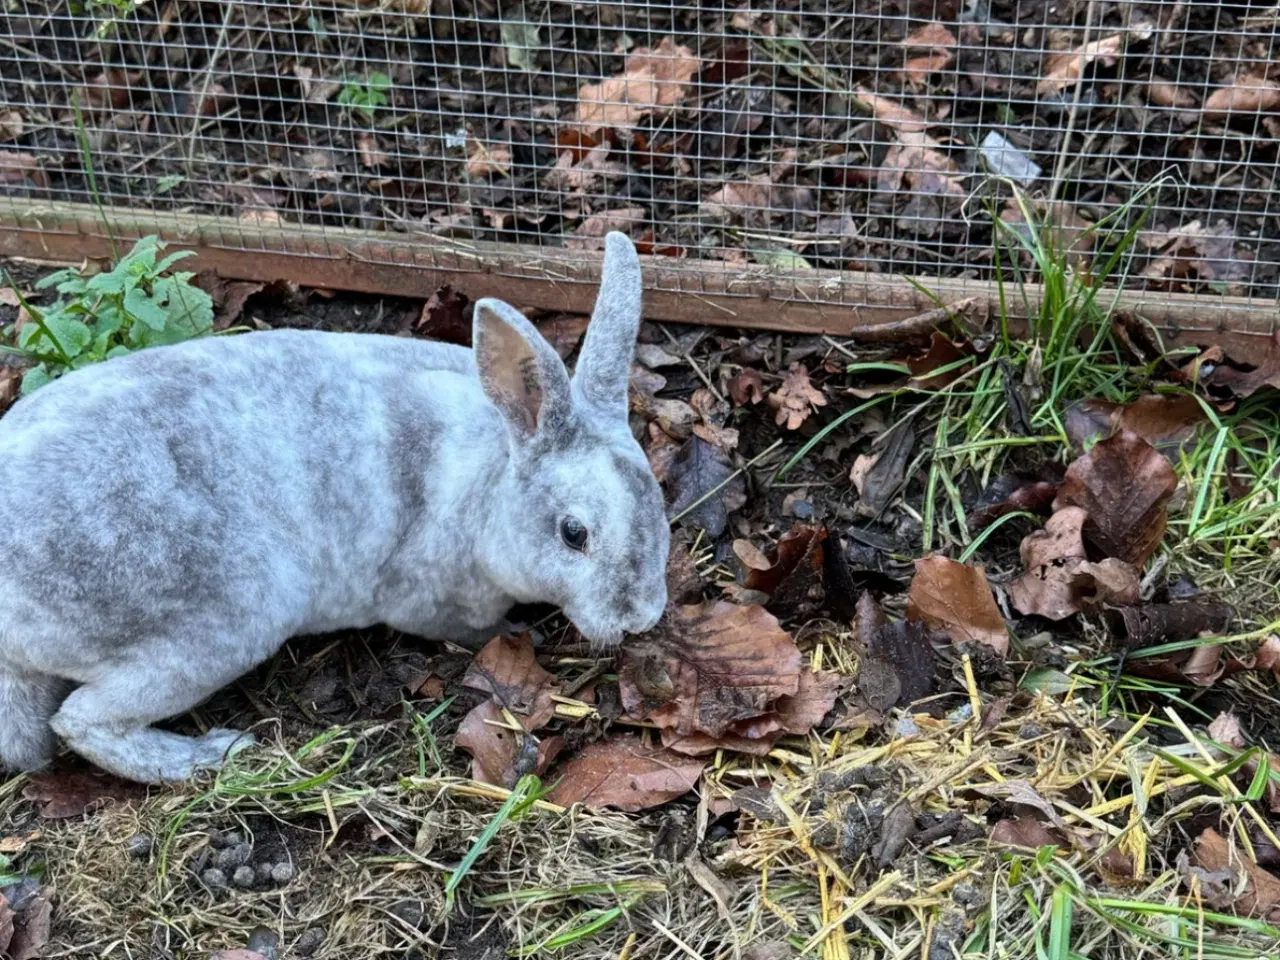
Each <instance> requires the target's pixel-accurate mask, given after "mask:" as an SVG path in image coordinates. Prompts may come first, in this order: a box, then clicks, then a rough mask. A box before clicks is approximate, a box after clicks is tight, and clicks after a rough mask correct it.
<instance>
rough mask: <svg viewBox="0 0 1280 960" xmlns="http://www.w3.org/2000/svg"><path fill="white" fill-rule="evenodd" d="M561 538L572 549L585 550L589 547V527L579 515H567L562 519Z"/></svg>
mask: <svg viewBox="0 0 1280 960" xmlns="http://www.w3.org/2000/svg"><path fill="white" fill-rule="evenodd" d="M560 538H561V539H562V540H564V545H565V546H566V547H568V548H570V549H571V550H585V549H586V547H587V528H586V527H584V526H583V525H582V521H581V520H579V519H578V518H577V517H565V518H564V519H563V520H561V521H560Z"/></svg>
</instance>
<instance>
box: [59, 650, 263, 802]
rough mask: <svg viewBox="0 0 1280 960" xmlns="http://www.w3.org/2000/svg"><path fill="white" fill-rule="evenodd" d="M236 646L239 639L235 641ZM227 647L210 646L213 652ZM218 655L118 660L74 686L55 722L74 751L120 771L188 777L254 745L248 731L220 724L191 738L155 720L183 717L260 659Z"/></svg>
mask: <svg viewBox="0 0 1280 960" xmlns="http://www.w3.org/2000/svg"><path fill="white" fill-rule="evenodd" d="M228 646H231V647H232V648H236V647H239V648H240V649H243V647H241V646H240V645H238V644H230V645H228ZM219 647H221V649H222V650H224V651H225V650H226V646H223V645H217V644H215V645H212V646H211V647H209V648H205V651H206V653H207V652H215V653H216V651H217V650H218V649H219ZM215 660H216V656H215V657H204V658H199V657H193V658H192V661H193V662H190V663H187V664H185V665H180V664H178V663H175V662H173V661H172V660H168V659H167V658H165V657H163V656H152V657H146V656H139V657H137V658H136V659H130V660H127V661H121V662H118V663H116V664H113V667H112V670H111V672H110V673H108V674H106V675H104V676H102V677H99V678H97V679H95V680H93V681H92V682H91V683H87V684H85V685H84V686H82V687H79V688H78V689H76V690H75V691H74V692H72V694H71V695H70V696H69V697H67V699H66V700H65V701H64V702H63V704H62V708H61V709H60V710H58V712H57V713H56V714H54V717H53V719H52V721H51V725H52V727H53V729H54V731H55V732H56V733H57V734H58V735H59V736H61V737H62V738H63V739H64V740H66V742H67V746H69V747H70V748H71V749H72V750H74V751H75V752H76V753H78V754H80V755H81V756H83V757H85V758H86V759H88V760H91V761H92V762H93V763H95V764H96V765H97V766H99V767H101V768H102V769H103V770H106V771H108V772H110V773H114V774H116V775H117V776H120V777H125V778H126V779H129V780H136V781H139V782H142V783H163V782H172V781H176V780H184V779H186V778H187V777H190V776H191V775H192V774H193V773H195V772H196V771H197V770H198V769H201V768H204V769H216V768H217V767H220V766H221V765H222V762H223V761H224V760H225V759H226V757H227V756H228V755H229V753H230V752H231V751H232V750H233V748H235V749H239V748H242V747H246V746H249V745H251V744H252V743H253V737H252V735H250V734H246V733H241V732H239V731H237V730H224V729H221V728H215V729H212V730H210V731H209V732H208V733H206V734H204V735H203V736H198V737H187V736H182V735H180V734H176V733H169V732H168V731H165V730H156V729H154V728H153V727H151V726H150V724H152V723H155V722H156V721H158V720H164V719H166V718H169V717H174V716H178V715H179V714H182V713H185V712H186V711H188V710H190V709H191V708H192V707H194V706H196V705H197V704H199V703H200V702H201V701H203V700H204V699H205V698H207V697H208V696H209V695H210V694H212V693H214V692H215V691H216V690H218V689H219V688H221V687H223V686H225V685H226V684H228V683H230V682H231V681H233V680H235V679H236V678H237V677H239V676H240V675H241V674H243V673H244V672H245V671H246V670H248V669H249V668H250V667H252V666H253V665H254V664H252V663H249V664H234V665H232V664H229V663H227V662H225V661H224V662H223V663H221V664H217V665H216V666H215Z"/></svg>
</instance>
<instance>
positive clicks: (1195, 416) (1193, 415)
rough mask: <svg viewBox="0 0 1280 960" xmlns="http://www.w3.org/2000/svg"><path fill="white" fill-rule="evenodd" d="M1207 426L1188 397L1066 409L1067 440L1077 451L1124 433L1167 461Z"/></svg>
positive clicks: (1149, 397) (1153, 396) (1150, 396)
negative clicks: (1150, 448)
mask: <svg viewBox="0 0 1280 960" xmlns="http://www.w3.org/2000/svg"><path fill="white" fill-rule="evenodd" d="M1207 422H1208V418H1207V417H1206V416H1205V412H1204V408H1203V407H1202V406H1200V401H1199V400H1197V399H1196V398H1195V397H1193V396H1191V395H1190V394H1185V393H1184V394H1178V395H1176V396H1175V395H1169V394H1162V393H1148V394H1144V395H1143V396H1141V397H1139V398H1138V399H1137V400H1135V401H1133V403H1128V404H1123V403H1112V402H1111V401H1109V400H1084V401H1082V402H1080V403H1077V404H1073V405H1072V406H1071V407H1069V408H1068V409H1067V413H1066V417H1065V418H1064V423H1065V426H1066V429H1067V438H1068V439H1069V440H1070V441H1071V444H1072V446H1074V447H1075V448H1076V449H1077V450H1083V449H1084V447H1085V444H1086V443H1087V442H1088V441H1090V440H1092V439H1093V438H1094V437H1100V436H1108V435H1110V434H1111V433H1113V432H1115V431H1116V430H1127V431H1129V432H1130V433H1132V434H1135V435H1136V436H1139V437H1141V438H1142V439H1143V440H1145V441H1147V443H1149V444H1151V445H1152V446H1153V447H1155V448H1156V449H1157V450H1159V451H1160V452H1161V453H1163V454H1164V455H1165V456H1166V457H1168V458H1169V459H1171V460H1172V459H1176V458H1177V455H1178V450H1179V449H1180V448H1181V447H1183V446H1184V445H1186V444H1187V443H1188V442H1189V441H1190V440H1191V439H1192V438H1194V437H1195V435H1196V432H1197V431H1198V430H1199V429H1200V428H1201V427H1202V426H1203V425H1204V424H1205V423H1207Z"/></svg>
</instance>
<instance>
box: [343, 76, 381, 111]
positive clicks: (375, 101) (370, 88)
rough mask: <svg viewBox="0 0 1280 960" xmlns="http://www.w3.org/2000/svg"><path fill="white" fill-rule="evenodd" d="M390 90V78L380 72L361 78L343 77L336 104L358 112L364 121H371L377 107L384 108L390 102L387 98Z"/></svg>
mask: <svg viewBox="0 0 1280 960" xmlns="http://www.w3.org/2000/svg"><path fill="white" fill-rule="evenodd" d="M390 89H391V78H390V77H389V76H387V75H386V74H385V73H382V72H381V71H374V72H373V73H368V74H365V75H364V76H363V77H345V78H344V79H343V86H342V89H341V90H339V91H338V103H340V104H342V105H343V106H344V107H350V108H351V109H352V110H358V111H359V112H360V113H362V114H364V116H365V119H366V120H372V119H373V114H374V112H375V111H376V110H377V109H378V107H385V106H386V105H387V104H388V103H389V102H390V100H389V99H388V97H387V91H388V90H390Z"/></svg>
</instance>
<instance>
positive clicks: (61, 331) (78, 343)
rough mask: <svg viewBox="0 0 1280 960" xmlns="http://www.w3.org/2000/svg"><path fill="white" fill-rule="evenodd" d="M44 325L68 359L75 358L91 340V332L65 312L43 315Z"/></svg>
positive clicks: (86, 326) (85, 325)
mask: <svg viewBox="0 0 1280 960" xmlns="http://www.w3.org/2000/svg"><path fill="white" fill-rule="evenodd" d="M44 325H45V326H46V327H48V328H49V332H50V333H51V334H53V335H54V337H56V338H57V340H58V344H59V346H61V347H62V349H63V350H65V351H66V353H67V356H68V357H75V356H76V355H77V354H79V353H80V352H81V351H82V350H84V348H85V347H87V346H88V345H89V341H90V340H92V339H93V331H91V330H90V329H89V327H88V325H87V324H84V323H82V322H81V321H79V320H77V319H76V318H75V317H73V316H71V315H70V314H69V313H66V312H65V311H55V312H52V313H46V314H45V315H44Z"/></svg>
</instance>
